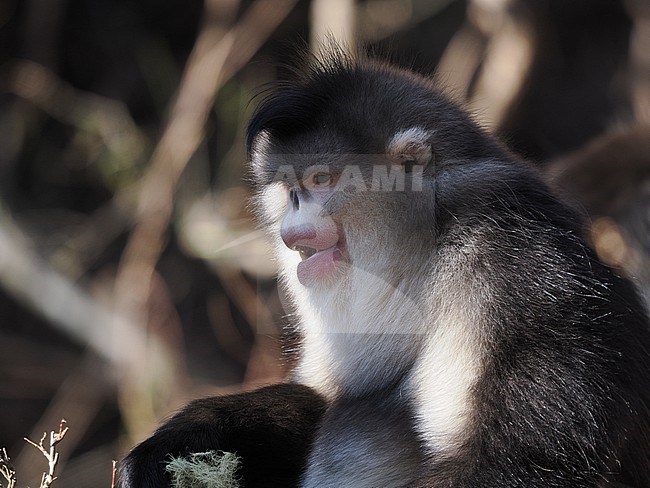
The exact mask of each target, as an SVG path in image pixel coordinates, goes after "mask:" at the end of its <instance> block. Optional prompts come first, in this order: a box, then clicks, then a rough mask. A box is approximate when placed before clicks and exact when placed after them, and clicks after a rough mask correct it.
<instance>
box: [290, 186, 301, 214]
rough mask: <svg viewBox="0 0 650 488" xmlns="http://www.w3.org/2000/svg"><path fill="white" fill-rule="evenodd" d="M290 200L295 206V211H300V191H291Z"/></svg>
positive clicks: (293, 189)
mask: <svg viewBox="0 0 650 488" xmlns="http://www.w3.org/2000/svg"><path fill="white" fill-rule="evenodd" d="M289 199H290V200H291V204H292V205H293V208H294V210H299V209H300V195H298V190H296V189H295V188H292V189H291V190H289Z"/></svg>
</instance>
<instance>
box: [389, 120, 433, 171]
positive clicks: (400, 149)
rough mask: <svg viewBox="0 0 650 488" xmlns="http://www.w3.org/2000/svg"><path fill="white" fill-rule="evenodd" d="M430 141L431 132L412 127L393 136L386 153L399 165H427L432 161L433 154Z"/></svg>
mask: <svg viewBox="0 0 650 488" xmlns="http://www.w3.org/2000/svg"><path fill="white" fill-rule="evenodd" d="M430 139H431V132H430V131H428V130H425V129H423V128H422V127H410V128H409V129H404V130H401V131H399V132H397V133H395V135H393V137H392V138H391V140H390V141H389V143H388V145H387V147H386V152H387V154H388V155H389V156H390V157H391V158H394V159H396V162H397V163H398V164H404V163H407V162H410V163H413V164H419V165H425V164H428V163H429V161H431V157H432V154H433V152H432V149H431V142H430Z"/></svg>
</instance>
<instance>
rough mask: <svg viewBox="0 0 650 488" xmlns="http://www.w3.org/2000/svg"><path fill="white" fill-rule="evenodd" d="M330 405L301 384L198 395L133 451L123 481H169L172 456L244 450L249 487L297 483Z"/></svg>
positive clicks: (149, 487) (146, 484)
mask: <svg viewBox="0 0 650 488" xmlns="http://www.w3.org/2000/svg"><path fill="white" fill-rule="evenodd" d="M325 407H326V404H325V400H323V399H322V398H321V397H320V396H319V395H318V394H316V393H315V392H314V391H313V390H311V389H310V388H308V387H306V386H302V385H297V384H279V385H273V386H268V387H265V388H261V389H259V390H256V391H252V392H246V393H239V394H235V395H228V396H223V397H209V398H203V399H200V400H195V401H193V402H192V403H190V404H189V405H187V406H186V407H184V408H183V409H182V410H181V411H180V412H178V413H177V414H175V415H174V416H173V417H172V418H171V419H170V420H168V421H167V422H166V423H164V424H163V425H162V426H161V427H159V428H158V430H157V431H156V432H155V433H154V435H153V436H151V437H150V438H148V439H147V440H145V441H144V442H142V443H141V444H139V445H138V446H136V447H135V448H134V449H133V450H132V451H131V452H130V453H129V455H128V456H127V457H126V458H125V459H124V460H123V461H122V463H121V465H120V484H119V486H120V487H121V488H154V487H156V488H160V487H164V486H169V483H170V479H169V475H167V474H166V472H165V463H166V461H168V460H169V458H170V456H184V455H187V454H189V453H194V452H204V451H208V450H220V451H226V452H234V453H236V454H238V455H239V456H240V457H241V459H242V468H241V472H240V473H238V474H239V476H240V478H241V479H242V481H243V485H244V486H245V487H246V488H251V487H265V488H273V487H278V488H280V487H283V488H288V487H291V486H296V485H297V482H298V478H299V476H300V474H301V472H302V470H303V469H304V466H305V462H306V458H307V454H308V452H309V447H310V445H311V442H312V439H313V436H314V433H315V431H316V428H317V426H318V424H319V421H320V419H321V417H322V415H323V413H324V411H325Z"/></svg>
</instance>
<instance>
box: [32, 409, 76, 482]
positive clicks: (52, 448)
mask: <svg viewBox="0 0 650 488" xmlns="http://www.w3.org/2000/svg"><path fill="white" fill-rule="evenodd" d="M65 424H66V421H65V419H61V422H59V431H58V432H55V431H50V444H49V447H48V448H47V449H46V448H45V446H44V445H43V441H45V438H46V437H47V432H43V437H41V440H40V442H39V443H38V444H36V443H35V442H34V441H32V440H30V439H28V438H27V437H25V440H26V441H27V442H29V443H30V444H31V445H32V446H34V447H35V448H36V449H38V450H39V451H41V453H42V454H43V456H45V459H47V463H48V471H47V473H43V477H42V478H41V485H40V488H49V487H50V486H51V485H52V483H53V482H54V480H56V476H54V470H55V469H56V463H57V462H58V461H59V453H58V452H56V446H57V444H58V443H59V442H61V441H62V440H63V437H64V436H65V434H66V433H67V432H68V427H66V425H65Z"/></svg>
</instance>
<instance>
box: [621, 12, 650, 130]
mask: <svg viewBox="0 0 650 488" xmlns="http://www.w3.org/2000/svg"><path fill="white" fill-rule="evenodd" d="M626 4H627V6H628V10H629V11H630V13H631V14H632V18H633V20H634V28H633V30H632V36H631V39H630V70H631V85H632V86H631V91H632V103H633V108H634V115H635V117H636V120H638V121H640V122H644V123H646V124H647V123H650V49H649V46H650V5H648V3H647V1H645V0H627V2H626Z"/></svg>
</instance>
